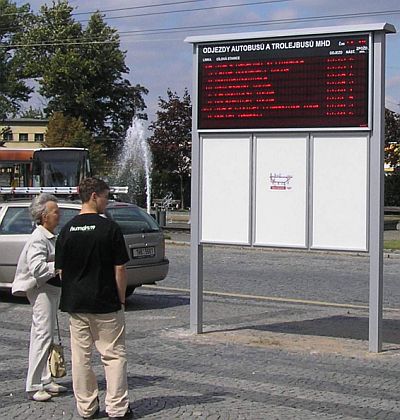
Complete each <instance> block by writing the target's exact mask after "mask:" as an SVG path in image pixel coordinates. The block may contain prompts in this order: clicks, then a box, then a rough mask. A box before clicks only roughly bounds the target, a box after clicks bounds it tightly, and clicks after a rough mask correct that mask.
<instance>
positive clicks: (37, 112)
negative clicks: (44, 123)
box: [20, 106, 46, 120]
mask: <svg viewBox="0 0 400 420" xmlns="http://www.w3.org/2000/svg"><path fill="white" fill-rule="evenodd" d="M20 117H21V118H33V119H37V120H42V119H44V118H46V117H45V115H44V113H43V111H42V110H41V109H40V108H34V107H32V106H30V107H29V108H28V109H26V110H25V111H22V112H21V113H20Z"/></svg>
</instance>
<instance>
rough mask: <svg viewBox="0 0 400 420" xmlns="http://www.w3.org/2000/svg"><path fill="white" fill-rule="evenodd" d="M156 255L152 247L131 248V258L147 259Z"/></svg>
mask: <svg viewBox="0 0 400 420" xmlns="http://www.w3.org/2000/svg"><path fill="white" fill-rule="evenodd" d="M155 255H156V248H155V247H154V246H147V247H145V248H132V258H149V257H154V256H155Z"/></svg>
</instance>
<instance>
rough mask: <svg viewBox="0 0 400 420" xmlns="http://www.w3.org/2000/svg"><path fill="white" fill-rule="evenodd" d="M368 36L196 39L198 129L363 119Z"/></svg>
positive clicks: (355, 123) (364, 122)
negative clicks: (218, 41)
mask: <svg viewBox="0 0 400 420" xmlns="http://www.w3.org/2000/svg"><path fill="white" fill-rule="evenodd" d="M368 67H369V36H368V35H354V36H341V37H340V36H335V37H329V36H327V37H313V38H307V39H301V40H300V39H295V40H258V41H250V42H244V41H242V42H230V43H224V44H207V45H200V46H199V86H198V92H199V94H198V95H199V102H198V128H199V129H240V128H246V129H247V128H329V127H332V128H335V127H342V128H346V127H349V128H350V127H367V126H368Z"/></svg>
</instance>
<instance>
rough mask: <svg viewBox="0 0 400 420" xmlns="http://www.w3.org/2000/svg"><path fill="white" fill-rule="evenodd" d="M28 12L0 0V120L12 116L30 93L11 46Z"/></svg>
mask: <svg viewBox="0 0 400 420" xmlns="http://www.w3.org/2000/svg"><path fill="white" fill-rule="evenodd" d="M28 11H29V5H28V4H25V5H23V6H20V7H17V6H16V4H15V3H12V2H10V1H9V0H0V16H1V25H0V120H4V119H5V118H7V117H10V116H14V115H15V114H16V113H17V112H18V110H19V109H20V106H21V102H22V101H27V100H28V98H29V94H30V93H31V92H32V89H31V88H29V87H28V86H27V85H26V83H25V82H24V80H23V67H22V66H21V62H20V61H19V60H16V59H15V55H14V52H13V50H12V47H11V46H12V45H13V44H14V42H15V40H16V39H17V36H18V35H19V34H20V33H21V32H22V31H23V30H24V28H25V25H26V15H25V13H26V12H28Z"/></svg>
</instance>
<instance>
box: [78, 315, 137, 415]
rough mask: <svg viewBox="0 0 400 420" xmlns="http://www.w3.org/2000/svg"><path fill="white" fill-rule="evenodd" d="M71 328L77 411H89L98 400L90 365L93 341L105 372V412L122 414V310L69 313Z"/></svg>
mask: <svg viewBox="0 0 400 420" xmlns="http://www.w3.org/2000/svg"><path fill="white" fill-rule="evenodd" d="M70 331H71V353H72V381H73V388H74V394H75V399H76V403H77V409H78V413H79V415H80V416H83V417H87V416H90V415H92V414H93V413H94V411H95V410H96V408H97V404H98V403H97V396H98V386H97V379H96V375H95V373H94V372H93V369H92V366H91V356H92V349H93V344H94V345H95V346H96V348H97V350H98V352H99V353H100V355H101V360H102V362H103V366H104V371H105V375H106V381H107V393H106V399H105V404H106V412H107V414H108V415H109V416H112V417H119V416H121V417H122V416H123V415H124V414H125V413H126V411H127V410H128V406H129V400H128V379H127V362H126V348H125V315H124V311H123V310H121V311H118V312H112V313H108V314H82V313H74V314H70Z"/></svg>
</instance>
